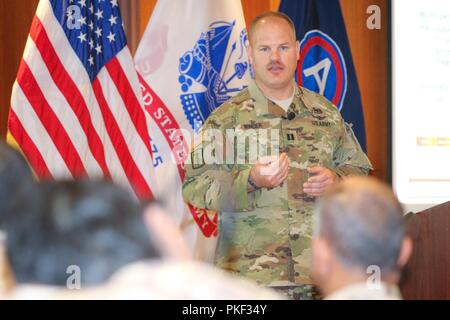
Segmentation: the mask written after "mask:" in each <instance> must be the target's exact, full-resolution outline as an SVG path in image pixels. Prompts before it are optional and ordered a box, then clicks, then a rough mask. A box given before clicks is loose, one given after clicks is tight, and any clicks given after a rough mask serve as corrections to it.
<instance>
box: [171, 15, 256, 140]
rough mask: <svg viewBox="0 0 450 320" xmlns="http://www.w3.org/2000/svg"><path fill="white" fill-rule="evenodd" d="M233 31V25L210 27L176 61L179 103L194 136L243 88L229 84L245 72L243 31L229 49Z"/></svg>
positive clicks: (244, 36) (233, 23)
mask: <svg viewBox="0 0 450 320" xmlns="http://www.w3.org/2000/svg"><path fill="white" fill-rule="evenodd" d="M235 27H236V25H235V21H233V22H226V21H216V22H213V23H211V24H210V25H209V28H208V31H206V32H202V33H201V35H200V38H199V40H198V41H197V42H196V43H195V45H194V47H193V49H192V50H190V51H187V52H185V53H184V54H183V56H182V57H181V58H180V59H179V73H180V75H179V77H178V82H179V84H180V86H181V91H182V94H181V95H180V100H181V104H182V106H183V111H184V114H185V116H186V118H187V119H188V121H189V124H190V125H191V127H192V129H194V131H195V132H197V131H198V130H199V129H200V128H201V126H202V125H203V123H204V122H205V120H206V119H207V117H208V116H209V114H210V113H211V112H212V111H213V110H214V109H215V108H217V107H218V106H219V105H221V104H222V103H224V102H225V101H227V100H228V99H229V98H231V94H233V93H236V92H239V91H241V90H243V89H244V88H245V86H239V85H236V84H235V85H234V86H233V80H240V79H242V78H243V77H244V76H245V74H246V72H248V69H249V68H248V62H247V57H246V55H245V52H244V50H245V42H246V40H247V32H246V30H245V29H242V30H241V31H240V33H239V35H240V36H239V40H238V41H235V42H233V43H231V45H230V39H231V35H232V32H233V29H234V28H235ZM237 42H239V43H237Z"/></svg>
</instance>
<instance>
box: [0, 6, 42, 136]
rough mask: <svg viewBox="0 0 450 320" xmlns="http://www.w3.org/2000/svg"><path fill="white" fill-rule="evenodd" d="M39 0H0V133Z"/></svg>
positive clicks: (5, 122) (3, 133)
mask: <svg viewBox="0 0 450 320" xmlns="http://www.w3.org/2000/svg"><path fill="white" fill-rule="evenodd" d="M38 2H39V0H20V1H6V0H0V43H1V45H0V136H1V138H2V139H4V138H5V135H6V126H7V119H8V112H9V107H10V98H11V89H12V85H13V84H14V80H15V79H16V75H17V70H18V68H19V63H20V60H21V59H22V54H23V49H24V48H25V42H26V40H27V37H28V32H29V31H30V25H31V21H32V19H33V17H34V13H35V12H36V8H37V4H38Z"/></svg>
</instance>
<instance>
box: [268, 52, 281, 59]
mask: <svg viewBox="0 0 450 320" xmlns="http://www.w3.org/2000/svg"><path fill="white" fill-rule="evenodd" d="M270 60H271V61H278V60H280V54H279V52H278V50H272V51H271V52H270Z"/></svg>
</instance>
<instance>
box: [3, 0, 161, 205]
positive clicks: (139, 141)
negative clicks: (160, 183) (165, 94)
mask: <svg viewBox="0 0 450 320" xmlns="http://www.w3.org/2000/svg"><path fill="white" fill-rule="evenodd" d="M117 1H118V0H111V1H109V0H108V1H106V0H78V1H74V0H41V1H40V2H39V5H38V8H37V11H36V15H35V17H34V19H33V22H32V25H31V29H30V34H29V37H28V40H27V44H26V47H25V51H24V54H23V58H22V61H21V63H20V67H19V71H18V74H17V79H16V82H15V83H14V86H13V92H12V97H11V109H10V114H9V120H8V131H9V132H8V141H9V142H10V143H11V144H15V145H16V146H18V147H19V148H20V149H21V150H22V152H23V153H24V155H25V156H26V157H27V159H28V161H29V163H30V165H31V166H32V168H33V170H34V171H35V173H36V175H37V176H38V177H40V178H54V179H59V178H78V177H86V176H87V177H90V178H96V177H106V178H111V179H112V180H113V181H115V182H119V183H124V184H126V185H127V186H129V187H131V188H132V189H133V190H134V191H135V193H136V195H137V196H138V197H139V198H141V199H148V198H151V197H152V187H153V184H154V182H153V181H151V178H152V174H151V173H152V168H153V160H152V155H151V147H150V139H149V135H148V133H149V131H148V125H147V120H148V119H147V117H148V115H147V114H146V113H145V112H144V109H143V103H142V96H141V91H140V88H139V82H138V78H137V74H136V70H135V67H134V64H133V59H132V57H131V54H130V51H129V49H128V47H127V44H126V39H125V33H124V30H123V25H122V22H121V18H120V11H119V6H118V3H117Z"/></svg>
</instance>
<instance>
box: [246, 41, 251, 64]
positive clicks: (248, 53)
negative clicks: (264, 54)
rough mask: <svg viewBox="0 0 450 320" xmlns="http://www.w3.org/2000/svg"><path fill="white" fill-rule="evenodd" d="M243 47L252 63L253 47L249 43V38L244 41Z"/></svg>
mask: <svg viewBox="0 0 450 320" xmlns="http://www.w3.org/2000/svg"><path fill="white" fill-rule="evenodd" d="M245 48H246V50H247V56H248V61H249V62H250V64H253V48H252V45H251V44H250V40H247V41H245Z"/></svg>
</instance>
